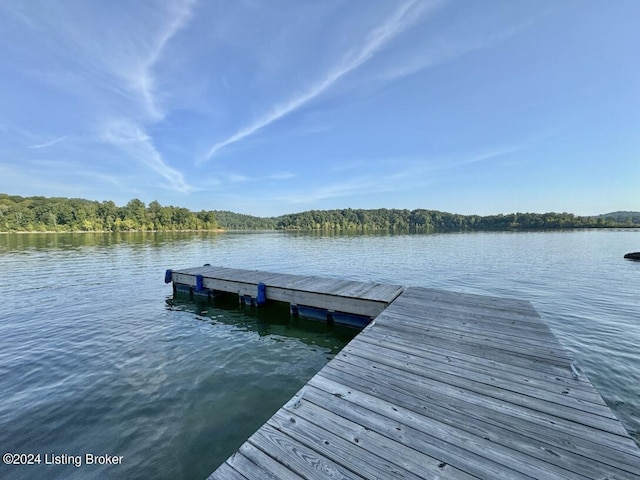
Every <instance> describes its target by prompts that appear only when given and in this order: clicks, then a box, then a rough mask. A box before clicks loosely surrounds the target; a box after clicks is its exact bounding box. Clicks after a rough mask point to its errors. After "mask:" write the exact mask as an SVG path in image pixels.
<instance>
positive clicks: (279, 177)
mask: <svg viewBox="0 0 640 480" xmlns="http://www.w3.org/2000/svg"><path fill="white" fill-rule="evenodd" d="M295 176H296V174H295V173H291V172H279V173H273V174H271V175H268V176H267V178H269V179H270V180H288V179H290V178H294V177H295Z"/></svg>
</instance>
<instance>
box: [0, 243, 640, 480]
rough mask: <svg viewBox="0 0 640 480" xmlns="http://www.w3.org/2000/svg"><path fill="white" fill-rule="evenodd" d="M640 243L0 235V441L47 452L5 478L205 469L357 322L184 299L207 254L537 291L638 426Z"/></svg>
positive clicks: (509, 292) (570, 344)
mask: <svg viewBox="0 0 640 480" xmlns="http://www.w3.org/2000/svg"><path fill="white" fill-rule="evenodd" d="M638 250H640V230H589V231H567V232H542V233H466V234H434V235H337V236H336V235H323V234H314V233H307V234H288V233H281V232H267V233H222V234H215V233H198V234H194V233H174V234H154V233H148V234H120V235H115V234H113V235H110V234H22V235H0V299H1V301H2V305H1V307H0V450H1V451H0V453H3V454H4V453H5V452H12V453H33V454H38V453H39V454H41V457H40V458H41V462H42V463H41V464H40V465H30V466H7V465H0V478H10V479H32V478H51V479H56V478H64V479H67V478H71V479H75V478H77V479H80V478H83V479H84V478H114V479H115V478H117V479H136V478H155V479H203V478H205V477H206V476H207V475H208V474H209V473H211V472H212V471H213V470H214V469H215V468H216V467H217V466H218V465H219V464H220V463H221V462H223V461H224V460H225V459H226V458H227V456H228V455H230V454H231V453H233V452H234V451H235V450H236V449H237V448H238V447H239V446H240V445H241V444H242V443H243V442H244V440H246V438H247V437H248V436H249V435H250V434H251V433H253V432H254V431H255V430H256V429H257V428H258V427H259V426H260V425H262V423H264V421H266V420H267V419H268V418H269V417H270V416H271V415H272V414H273V413H274V412H275V411H276V410H277V409H278V408H279V407H280V406H281V405H283V404H284V403H285V402H286V401H287V400H288V399H289V398H290V397H291V396H292V395H293V394H294V393H295V392H296V391H297V390H298V389H299V388H300V387H301V386H302V385H303V384H304V383H305V382H306V381H307V380H308V379H309V378H310V377H311V376H313V375H314V374H315V373H316V372H317V371H318V370H320V368H322V366H323V365H324V364H325V363H326V362H327V361H328V360H329V359H330V358H332V357H333V355H335V353H336V352H338V351H339V350H340V348H342V347H343V346H344V345H345V344H346V343H347V342H348V341H349V340H350V339H351V338H352V336H353V335H354V334H355V333H356V332H354V331H352V330H350V329H339V328H335V329H330V330H329V329H328V327H326V326H324V325H322V324H318V323H314V322H305V321H302V320H301V321H298V322H294V321H292V320H291V319H290V318H289V314H288V308H287V307H286V306H285V307H282V306H278V305H275V306H270V307H267V308H264V309H259V310H252V309H250V308H245V307H240V306H238V304H237V302H235V301H231V302H227V303H220V304H219V303H216V304H215V305H209V304H207V303H206V302H204V303H191V302H185V301H180V300H176V301H174V300H172V298H171V293H172V292H171V286H170V285H165V284H164V283H163V279H164V271H165V269H167V268H174V269H176V268H183V267H192V266H199V265H202V264H204V263H211V264H212V265H219V266H225V267H237V268H247V269H259V270H269V271H276V272H285V273H297V274H310V275H322V276H335V277H342V278H350V279H354V280H362V281H377V282H389V283H399V284H403V285H407V286H428V287H436V288H443V289H447V290H453V291H459V292H469V293H480V294H488V295H497V296H504V297H515V298H522V299H527V300H529V301H531V302H532V303H533V305H534V307H535V308H536V309H537V310H538V312H539V313H540V314H541V316H542V317H543V318H544V320H545V321H546V322H547V323H548V324H549V325H550V326H551V328H552V330H553V332H554V333H555V334H556V335H557V337H558V338H559V339H560V341H561V342H562V344H563V345H565V346H566V347H567V348H568V349H569V350H570V351H571V352H573V354H574V356H575V357H576V360H577V363H578V365H579V366H580V367H581V369H582V370H583V371H584V372H585V373H586V374H587V376H588V377H589V379H590V380H591V382H592V383H593V384H594V385H595V387H596V388H597V389H598V391H599V392H600V394H601V395H602V396H603V398H604V399H605V401H606V402H607V403H608V404H609V405H610V406H611V408H612V409H613V411H614V412H615V413H616V415H617V416H618V418H620V420H621V421H622V422H623V424H624V425H625V427H626V428H627V430H628V431H629V432H630V433H631V434H632V435H633V436H634V438H636V440H637V441H639V442H640V262H633V261H628V260H624V259H623V258H622V257H623V255H624V254H625V253H627V252H631V251H638ZM87 453H89V454H94V455H104V454H108V455H114V456H115V455H117V456H122V464H121V465H107V466H100V465H85V464H84V460H85V457H84V456H85V454H87ZM54 455H58V456H59V457H58V458H59V459H60V461H63V462H64V461H65V460H64V459H65V458H66V463H71V464H67V465H44V462H45V456H47V457H46V458H48V459H49V460H50V461H51V460H52V459H53V458H54V457H53V456H54ZM65 455H66V456H67V457H64V456H65ZM74 456H82V463H83V465H82V466H81V467H76V466H75V465H73V464H72V463H73V457H74Z"/></svg>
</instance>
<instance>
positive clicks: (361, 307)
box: [172, 266, 403, 318]
mask: <svg viewBox="0 0 640 480" xmlns="http://www.w3.org/2000/svg"><path fill="white" fill-rule="evenodd" d="M196 275H202V283H203V287H204V288H205V289H208V290H213V291H220V292H227V293H235V294H238V295H241V296H245V295H247V296H251V297H255V296H256V292H257V285H258V283H260V282H262V283H264V284H265V285H266V297H267V299H269V300H275V301H280V302H288V303H290V304H293V305H305V306H309V307H315V308H321V309H325V310H328V311H335V312H344V313H351V314H355V315H362V316H366V317H371V318H374V317H376V316H377V315H379V314H380V313H381V312H382V311H383V310H384V309H385V308H386V307H387V305H389V303H391V302H392V301H393V300H395V299H396V298H397V297H398V295H400V293H402V290H403V287H402V286H400V285H386V284H380V283H371V282H357V281H353V280H344V279H335V278H326V277H311V276H302V275H291V274H285V273H271V272H260V271H252V270H239V269H234V268H223V267H212V266H205V267H195V268H187V269H181V270H174V271H173V272H172V280H173V282H174V283H176V284H182V285H187V286H195V285H196Z"/></svg>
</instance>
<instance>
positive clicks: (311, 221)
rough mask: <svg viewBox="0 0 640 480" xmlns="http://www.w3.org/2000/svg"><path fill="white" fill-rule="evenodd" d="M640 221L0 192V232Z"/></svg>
mask: <svg viewBox="0 0 640 480" xmlns="http://www.w3.org/2000/svg"><path fill="white" fill-rule="evenodd" d="M633 226H640V212H613V213H609V214H604V215H599V216H597V217H580V216H576V215H573V214H571V213H511V214H506V215H490V216H479V215H459V214H455V213H447V212H440V211H437V210H424V209H418V210H398V209H386V208H380V209H375V210H363V209H351V208H347V209H342V210H309V211H306V212H301V213H294V214H287V215H282V216H280V217H266V218H262V217H254V216H251V215H243V214H239V213H233V212H228V211H215V210H209V211H205V210H202V211H200V212H191V211H190V210H188V209H186V208H182V207H174V206H171V205H170V206H162V205H160V203H158V202H157V201H153V202H151V203H149V205H145V204H144V202H142V201H140V200H138V199H133V200H131V201H129V202H128V203H127V204H126V205H125V206H123V207H118V206H117V205H116V204H115V203H114V202H112V201H108V200H107V201H103V202H97V201H92V200H83V199H80V198H45V197H20V196H10V195H6V194H0V232H17V231H26V232H33V231H54V232H64V231H111V232H121V231H133V230H146V231H150V230H157V231H170V230H215V229H225V230H273V229H276V230H328V231H379V230H386V231H409V232H429V231H465V230H517V229H521V230H541V229H559V228H602V227H633Z"/></svg>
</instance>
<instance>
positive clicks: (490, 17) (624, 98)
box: [0, 0, 640, 216]
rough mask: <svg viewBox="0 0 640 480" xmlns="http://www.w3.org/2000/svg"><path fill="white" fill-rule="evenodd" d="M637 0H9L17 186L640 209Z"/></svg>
mask: <svg viewBox="0 0 640 480" xmlns="http://www.w3.org/2000/svg"><path fill="white" fill-rule="evenodd" d="M638 18H640V2H639V1H637V0H616V1H605V0H575V1H566V0H549V1H544V0H536V1H524V0H522V1H520V0H504V1H497V0H491V1H489V0H487V1H468V0H464V1H447V0H442V1H429V0H417V1H411V0H397V1H391V0H387V1H382V0H380V1H371V0H343V1H341V0H317V1H312V0H268V1H267V0H228V1H227V0H207V1H205V0H200V1H197V0H173V1H164V0H163V1H150V0H140V1H135V2H131V1H128V0H126V1H120V0H112V1H108V2H105V1H98V0H65V1H64V2H51V1H48V0H40V1H39V0H29V1H24V0H15V1H14V0H3V1H2V2H0V58H1V59H2V61H1V62H0V192H3V193H9V194H15V195H24V196H30V195H44V196H65V197H81V198H89V199H95V200H114V201H115V202H116V203H117V204H119V205H123V204H124V203H126V202H127V201H128V200H130V199H132V198H139V199H141V200H142V201H144V202H146V203H148V202H150V201H152V200H158V201H159V202H160V203H161V204H163V205H169V204H172V205H175V206H184V207H187V208H190V209H192V210H201V209H206V210H232V211H236V212H241V213H248V214H253V215H260V216H268V215H279V214H283V213H292V212H299V211H304V210H310V209H331V208H348V207H351V208H383V207H386V208H408V209H414V208H428V209H437V210H443V211H449V212H455V213H463V214H481V215H486V214H494V213H509V212H515V211H522V212H525V211H528V212H532V211H535V212H547V211H568V212H573V213H576V214H581V215H590V214H598V213H605V212H609V211H614V210H640V188H639V187H640V181H639V179H640V54H639V49H640V28H638Z"/></svg>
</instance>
